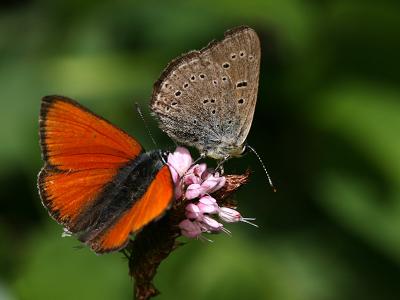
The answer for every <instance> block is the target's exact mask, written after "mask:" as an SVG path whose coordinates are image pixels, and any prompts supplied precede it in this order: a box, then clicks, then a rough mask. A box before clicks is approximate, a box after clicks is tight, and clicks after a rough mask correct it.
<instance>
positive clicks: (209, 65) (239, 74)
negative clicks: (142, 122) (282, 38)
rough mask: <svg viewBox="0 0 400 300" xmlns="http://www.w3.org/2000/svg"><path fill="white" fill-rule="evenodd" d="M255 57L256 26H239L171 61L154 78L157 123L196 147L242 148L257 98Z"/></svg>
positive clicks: (153, 104)
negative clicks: (157, 78)
mask: <svg viewBox="0 0 400 300" xmlns="http://www.w3.org/2000/svg"><path fill="white" fill-rule="evenodd" d="M260 58H261V52H260V41H259V39H258V36H257V34H256V32H255V31H254V30H253V29H251V28H249V27H245V26H242V27H238V28H235V29H232V30H230V31H228V32H226V34H225V37H224V39H223V40H222V41H214V42H211V43H210V44H209V45H208V46H207V47H205V48H203V49H202V50H200V51H192V52H189V53H187V54H184V55H182V56H181V57H179V58H177V59H175V60H174V61H172V62H171V63H170V64H169V65H168V66H167V68H166V69H165V71H164V72H163V73H162V75H161V77H160V79H159V80H158V81H157V82H156V83H155V85H154V90H153V95H152V101H151V104H150V107H151V110H152V111H153V113H154V114H155V115H156V117H157V118H158V120H159V123H160V127H161V128H162V129H163V130H164V131H165V132H166V133H167V134H168V135H169V136H170V137H171V138H172V139H174V140H176V141H178V142H179V143H182V144H186V145H191V146H195V147H196V148H198V149H199V150H200V152H209V153H211V152H212V151H214V150H215V148H217V147H219V146H220V145H221V144H223V145H224V144H225V145H226V147H227V150H226V151H228V152H229V151H233V152H234V150H236V151H237V150H238V149H236V148H240V150H242V149H241V148H242V147H241V146H242V145H243V143H244V141H245V139H246V137H247V134H248V132H249V130H250V126H251V123H252V119H253V114H254V109H255V105H256V100H257V91H258V81H259V67H260ZM229 147H231V148H232V149H228V148H229ZM226 154H229V153H226Z"/></svg>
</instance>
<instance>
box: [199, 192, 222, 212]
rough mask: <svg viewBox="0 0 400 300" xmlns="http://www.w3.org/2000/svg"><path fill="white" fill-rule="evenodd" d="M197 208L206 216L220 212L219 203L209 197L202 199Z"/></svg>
mask: <svg viewBox="0 0 400 300" xmlns="http://www.w3.org/2000/svg"><path fill="white" fill-rule="evenodd" d="M197 207H198V208H199V210H200V211H201V212H202V213H206V214H215V213H217V212H218V210H219V207H218V204H217V201H216V200H215V199H214V198H213V197H211V196H209V195H206V196H203V197H201V198H200V200H199V204H197Z"/></svg>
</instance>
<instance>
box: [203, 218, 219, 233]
mask: <svg viewBox="0 0 400 300" xmlns="http://www.w3.org/2000/svg"><path fill="white" fill-rule="evenodd" d="M202 223H203V224H204V225H205V226H206V228H207V229H208V230H209V231H220V230H221V229H222V228H223V227H224V225H222V224H221V223H219V222H218V221H216V220H214V219H213V218H211V217H209V216H204V217H203V222H202Z"/></svg>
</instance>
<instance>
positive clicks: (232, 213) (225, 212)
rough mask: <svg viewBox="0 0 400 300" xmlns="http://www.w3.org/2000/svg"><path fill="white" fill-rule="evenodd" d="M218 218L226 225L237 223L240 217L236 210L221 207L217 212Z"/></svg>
mask: <svg viewBox="0 0 400 300" xmlns="http://www.w3.org/2000/svg"><path fill="white" fill-rule="evenodd" d="M218 216H219V217H220V218H221V220H222V221H224V222H227V223H234V222H239V221H240V219H241V218H242V216H241V215H240V213H239V212H238V211H237V210H234V209H232V208H228V207H221V208H220V209H219V212H218Z"/></svg>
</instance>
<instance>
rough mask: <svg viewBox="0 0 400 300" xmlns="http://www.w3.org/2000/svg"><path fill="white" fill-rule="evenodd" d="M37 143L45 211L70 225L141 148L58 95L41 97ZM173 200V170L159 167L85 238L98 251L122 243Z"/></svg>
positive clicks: (121, 244) (134, 141)
mask: <svg viewBox="0 0 400 300" xmlns="http://www.w3.org/2000/svg"><path fill="white" fill-rule="evenodd" d="M40 142H41V146H42V154H43V159H44V161H45V166H44V167H43V169H42V170H41V172H40V173H39V178H38V187H39V192H40V196H41V198H42V202H43V204H44V206H45V207H46V208H47V209H48V211H49V214H50V215H51V216H52V217H53V218H54V219H55V220H56V221H57V222H59V223H60V224H63V225H64V226H65V227H66V228H67V229H69V230H70V229H73V228H74V225H75V223H76V222H77V220H78V219H79V217H80V216H81V215H82V213H83V212H85V209H87V208H90V207H91V205H93V203H95V201H96V200H98V198H99V195H101V193H102V192H103V190H104V187H105V186H106V185H107V184H108V183H109V182H111V181H112V180H113V178H114V177H115V176H116V175H117V174H118V171H119V169H120V168H121V167H123V166H124V165H126V164H127V163H129V162H131V161H133V160H135V158H137V157H138V156H139V155H141V154H142V153H143V148H142V146H141V145H140V144H139V143H138V142H137V141H136V140H135V139H134V138H132V137H131V136H129V135H128V134H127V133H125V132H124V131H122V130H121V129H118V128H117V127H115V126H114V125H112V124H110V123H109V122H108V121H106V120H105V119H103V118H101V117H99V116H97V115H95V114H94V113H92V112H90V111H89V110H87V109H86V108H84V107H82V106H81V105H79V104H78V103H77V102H75V101H73V100H71V99H68V98H65V97H61V96H47V97H44V98H43V99H42V107H41V114H40ZM172 199H173V182H172V179H171V174H170V173H169V169H168V167H167V166H163V167H162V168H161V169H160V170H159V172H158V173H157V175H156V177H155V178H154V180H153V181H152V182H151V183H150V185H149V187H148V189H147V191H146V192H145V194H144V195H143V196H142V197H141V198H140V199H137V201H136V202H135V204H134V206H133V207H132V208H130V209H129V210H128V211H127V212H125V213H124V214H123V215H122V216H120V217H119V218H117V220H116V221H115V223H114V224H112V225H110V228H106V229H105V230H104V232H100V233H99V234H98V236H95V239H94V240H93V241H87V243H88V244H89V245H90V246H91V248H92V249H93V250H95V251H96V252H107V251H112V250H117V249H120V248H122V247H123V246H124V245H125V244H126V242H127V240H128V238H129V234H130V233H131V232H134V231H137V230H139V229H140V228H141V227H143V226H144V225H146V224H147V223H149V222H150V221H152V220H153V219H154V218H156V217H158V216H160V215H161V214H162V213H163V212H164V211H165V210H166V208H167V207H168V206H169V204H170V202H171V201H172ZM100 241H101V242H100Z"/></svg>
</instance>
